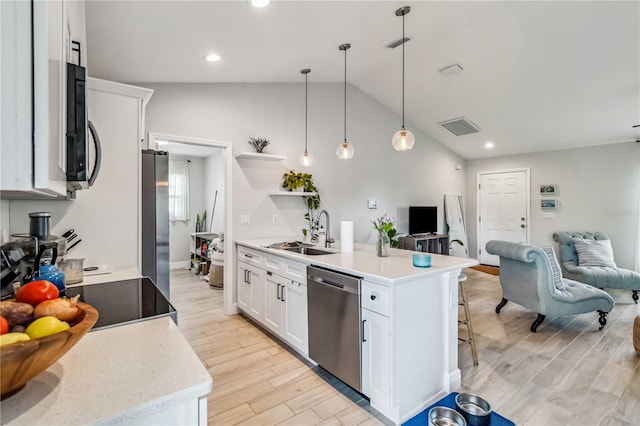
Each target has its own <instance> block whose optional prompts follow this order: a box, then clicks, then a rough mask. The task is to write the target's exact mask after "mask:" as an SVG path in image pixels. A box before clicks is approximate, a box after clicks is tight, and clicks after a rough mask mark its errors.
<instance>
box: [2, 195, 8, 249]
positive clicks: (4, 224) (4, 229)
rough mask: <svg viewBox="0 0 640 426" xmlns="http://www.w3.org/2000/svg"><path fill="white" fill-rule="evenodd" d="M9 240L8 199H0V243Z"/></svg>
mask: <svg viewBox="0 0 640 426" xmlns="http://www.w3.org/2000/svg"><path fill="white" fill-rule="evenodd" d="M7 241H9V200H0V244H3V243H6V242H7Z"/></svg>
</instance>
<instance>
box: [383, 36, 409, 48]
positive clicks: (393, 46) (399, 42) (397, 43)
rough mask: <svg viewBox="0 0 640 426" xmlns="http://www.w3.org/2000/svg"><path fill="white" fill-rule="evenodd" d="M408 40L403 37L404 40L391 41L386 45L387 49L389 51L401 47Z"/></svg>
mask: <svg viewBox="0 0 640 426" xmlns="http://www.w3.org/2000/svg"><path fill="white" fill-rule="evenodd" d="M409 40H411V39H410V38H408V37H404V38H399V39H398V40H396V41H392V42H391V43H389V44H387V47H388V48H389V49H395V48H396V47H398V46H402V45H403V44H404V43H406V42H408V41H409Z"/></svg>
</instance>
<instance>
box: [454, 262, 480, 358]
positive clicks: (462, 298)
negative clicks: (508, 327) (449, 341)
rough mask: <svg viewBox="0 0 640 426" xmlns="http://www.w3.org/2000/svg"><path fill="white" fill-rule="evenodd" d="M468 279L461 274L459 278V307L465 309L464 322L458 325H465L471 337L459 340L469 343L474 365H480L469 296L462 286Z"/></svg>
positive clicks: (461, 321)
mask: <svg viewBox="0 0 640 426" xmlns="http://www.w3.org/2000/svg"><path fill="white" fill-rule="evenodd" d="M466 279H467V276H466V275H465V274H460V277H458V287H459V289H460V300H459V301H458V305H460V306H462V307H463V308H464V320H458V324H464V325H466V326H467V332H468V334H469V337H468V338H467V339H462V338H460V337H458V340H460V341H461V342H465V343H469V344H470V345H471V356H472V358H473V365H478V352H477V351H476V339H475V336H474V334H473V326H472V325H471V314H470V312H469V305H468V304H467V295H466V294H465V292H464V286H463V285H462V282H463V281H466Z"/></svg>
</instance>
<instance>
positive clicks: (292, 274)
mask: <svg viewBox="0 0 640 426" xmlns="http://www.w3.org/2000/svg"><path fill="white" fill-rule="evenodd" d="M291 241H295V238H277V239H276V238H270V239H261V240H243V241H236V244H237V246H238V247H237V259H238V264H237V265H238V274H237V277H238V279H237V287H236V288H237V294H238V295H239V297H238V308H239V309H240V310H242V311H243V312H245V313H247V315H249V316H252V317H253V318H254V319H256V320H257V321H258V322H259V323H262V324H266V327H267V328H269V324H270V323H269V321H271V322H272V323H274V322H275V321H274V320H273V318H276V316H275V315H271V314H272V312H276V313H277V307H279V306H281V305H280V303H281V302H285V303H289V304H292V307H291V315H292V316H291V318H295V317H294V316H293V315H294V314H295V313H296V312H303V314H304V313H306V312H307V309H308V307H309V306H311V304H319V303H326V300H329V299H328V298H327V299H323V298H322V297H318V296H319V293H318V291H322V290H318V289H317V288H316V291H315V292H314V296H313V297H312V296H311V293H307V292H306V287H308V286H309V285H310V282H308V280H307V279H306V277H307V274H306V267H307V266H309V265H315V266H319V267H324V268H327V269H330V270H333V271H337V272H342V273H346V274H349V275H352V276H357V277H361V278H362V280H361V281H360V284H359V287H358V292H359V296H358V297H359V305H358V309H359V310H360V312H359V315H358V316H359V318H357V320H358V321H359V322H360V327H361V330H362V331H361V337H362V340H361V344H360V353H361V360H360V369H361V377H360V379H361V389H362V393H363V394H364V395H365V396H367V397H368V398H369V401H370V404H371V406H372V407H373V408H375V409H376V410H378V411H379V412H380V413H382V414H383V415H385V416H386V417H387V418H389V419H390V420H391V421H392V422H394V423H395V424H402V423H403V422H405V421H407V420H408V419H410V418H411V417H413V416H414V415H416V414H417V413H419V412H420V411H422V410H423V409H425V408H426V407H428V406H429V405H431V404H433V403H434V402H436V401H437V400H439V399H441V398H442V397H444V396H445V395H446V394H448V393H449V392H451V391H453V390H457V389H459V388H460V386H461V372H460V369H459V368H458V277H459V276H460V273H461V271H462V268H466V267H469V266H473V265H476V264H477V263H478V262H477V261H476V260H475V259H468V258H460V257H453V256H446V255H438V254H432V261H431V267H428V268H419V267H415V266H413V259H412V256H413V254H415V253H416V252H413V251H409V250H400V249H389V256H388V257H377V256H376V249H375V246H373V245H367V244H354V247H353V248H354V251H352V252H344V253H343V252H340V248H339V245H338V244H335V245H334V247H335V248H333V249H331V251H333V253H331V254H320V255H305V254H300V253H295V252H291V251H287V250H281V249H277V248H269V246H270V245H272V244H277V245H282V244H281V243H283V242H291ZM316 248H320V247H316ZM243 271H244V276H243ZM274 275H280V276H281V277H282V278H277V277H276V278H274ZM243 278H244V279H243ZM314 285H315V284H314ZM303 286H304V287H305V290H302V292H300V291H299V292H298V293H297V294H304V299H303V302H305V303H306V306H301V304H300V298H298V299H295V298H294V296H291V295H289V290H288V289H289V288H293V289H297V288H299V287H303ZM285 287H286V288H287V293H286V294H287V297H286V298H284V297H282V296H280V295H283V294H285V293H284V290H280V292H278V289H279V288H285ZM292 294H293V295H295V294H296V293H295V292H293V293H292ZM274 299H275V300H276V302H270V300H271V301H272V300H274ZM292 300H293V302H292ZM323 300H325V302H323ZM331 300H333V299H331ZM279 302H280V303H279ZM296 302H297V303H298V305H297V306H296V305H293V304H294V303H296ZM270 303H271V305H270ZM289 307H290V305H285V308H289ZM281 312H282V311H281ZM287 312H288V311H287ZM304 316H305V315H303V318H302V319H300V318H298V321H297V322H296V324H299V323H302V322H303V320H307V319H309V318H311V316H307V318H304ZM285 318H287V317H286V316H285ZM351 319H352V320H353V316H352V318H351ZM275 323H276V324H279V323H277V322H275ZM280 324H281V325H280V329H282V327H285V329H286V327H287V326H288V325H287V323H280ZM282 324H284V325H282ZM314 325H315V326H317V324H310V323H309V324H307V323H304V327H306V328H307V330H308V333H309V340H311V339H312V337H311V333H312V330H313V327H314ZM299 328H300V327H299ZM299 328H298V329H296V328H295V327H291V328H290V329H289V332H288V333H284V335H285V336H286V337H285V338H286V339H287V338H288V339H290V340H289V341H292V342H294V343H293V344H298V342H299V341H302V342H304V335H305V333H303V332H300V329H299ZM336 334H337V331H336ZM365 335H366V338H365ZM300 336H302V337H300ZM293 337H298V339H297V340H296V339H294V338H293ZM326 344H328V343H326ZM305 347H306V346H305V344H301V345H300V344H298V348H302V351H303V354H304V353H305V352H304V349H305ZM309 356H310V359H313V355H312V354H311V353H309Z"/></svg>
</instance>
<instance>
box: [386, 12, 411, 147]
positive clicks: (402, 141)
mask: <svg viewBox="0 0 640 426" xmlns="http://www.w3.org/2000/svg"><path fill="white" fill-rule="evenodd" d="M410 11H411V8H410V7H409V6H404V7H401V8H400V9H398V10H396V16H402V39H401V40H402V128H401V129H400V130H398V131H397V132H396V133H395V134H394V135H393V138H392V139H391V144H392V145H393V148H394V149H395V150H396V151H408V150H410V149H411V148H413V143H414V142H415V141H416V138H415V137H414V136H413V133H411V132H410V131H409V130H407V129H405V128H404V44H405V43H406V42H407V41H409V40H407V39H405V37H404V16H405V15H406V14H407V13H409V12H410Z"/></svg>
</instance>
